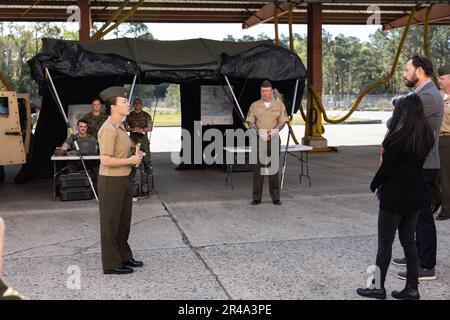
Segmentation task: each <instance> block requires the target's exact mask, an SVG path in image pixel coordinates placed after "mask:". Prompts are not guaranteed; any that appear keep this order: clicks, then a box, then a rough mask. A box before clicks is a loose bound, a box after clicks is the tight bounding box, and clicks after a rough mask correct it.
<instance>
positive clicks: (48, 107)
mask: <svg viewBox="0 0 450 320" xmlns="http://www.w3.org/2000/svg"><path fill="white" fill-rule="evenodd" d="M28 64H29V66H30V69H31V76H32V78H33V79H34V80H35V81H36V82H37V83H38V84H39V86H40V89H41V94H42V96H43V99H42V109H41V113H40V115H39V120H38V124H37V127H36V131H35V137H34V143H33V147H32V151H31V161H30V162H29V166H28V169H27V170H28V173H27V176H28V177H30V178H37V177H46V176H48V175H49V172H50V160H49V159H50V155H51V154H52V153H53V150H54V149H55V147H56V146H59V145H61V143H62V142H63V141H64V139H65V138H66V135H67V130H66V127H65V124H64V121H61V120H62V117H61V115H60V114H59V111H58V109H59V108H58V106H57V105H56V103H55V99H54V97H52V92H51V90H49V87H48V85H49V83H48V81H47V80H46V78H45V76H44V70H45V68H48V69H49V70H50V73H51V75H52V78H53V80H54V82H55V86H56V90H57V91H58V95H59V97H60V98H61V101H62V104H63V107H64V109H66V112H67V110H68V106H69V105H73V104H86V103H89V102H90V101H92V99H93V98H95V97H97V96H98V94H99V92H101V91H102V90H103V89H105V88H107V87H109V86H112V85H124V84H127V83H131V82H132V80H133V78H134V77H135V76H136V75H138V76H139V78H138V79H139V80H138V83H141V84H142V83H153V84H156V83H162V82H170V83H178V84H180V100H181V120H182V121H181V125H182V127H183V128H184V129H187V130H189V132H191V133H193V131H194V128H193V124H194V121H200V119H201V87H202V86H203V85H222V86H224V85H225V81H224V79H223V78H224V76H228V77H229V80H230V82H231V84H232V86H233V89H234V90H235V92H236V93H240V94H239V95H238V96H239V103H240V106H241V107H242V111H243V113H244V115H245V114H246V113H247V111H248V109H249V107H250V105H251V103H252V102H253V101H255V100H257V99H259V98H260V84H261V81H262V80H264V79H268V80H271V81H272V84H273V86H274V87H275V88H276V89H278V91H279V92H280V93H281V94H284V102H285V105H286V108H287V110H288V111H289V113H290V111H291V110H292V103H293V95H294V88H295V83H296V81H297V80H298V81H299V87H298V91H297V98H296V99H295V101H296V105H295V108H293V109H294V112H295V111H296V110H298V108H299V106H300V103H301V98H302V95H303V92H304V88H305V79H306V69H305V66H304V65H303V63H302V61H301V59H300V58H299V57H298V56H297V55H296V54H294V53H292V52H291V51H290V50H288V49H285V48H280V47H277V46H275V45H273V44H272V42H271V41H258V42H225V41H215V40H206V39H192V40H181V41H157V40H142V39H129V38H124V39H114V40H104V41H95V42H79V41H65V40H57V39H47V38H46V39H43V47H42V52H41V53H39V54H37V55H36V56H34V57H33V58H32V59H31V60H30V61H28ZM244 92H245V94H243V93H244ZM229 98H230V100H231V99H232V98H231V97H229ZM240 117H241V116H240V114H239V113H238V112H236V110H234V111H233V126H232V127H233V128H243V124H242V119H241V118H240ZM222 129H225V128H222Z"/></svg>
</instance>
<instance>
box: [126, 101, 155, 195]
mask: <svg viewBox="0 0 450 320" xmlns="http://www.w3.org/2000/svg"><path fill="white" fill-rule="evenodd" d="M125 122H126V125H127V127H128V128H130V129H132V128H136V127H137V128H142V129H144V128H147V127H148V126H150V125H151V124H152V117H151V116H150V115H149V114H148V113H147V112H145V111H144V110H141V112H136V111H132V112H131V113H130V114H129V115H128V116H127V119H126V120H125ZM130 138H131V140H133V142H134V143H140V144H141V150H142V151H143V152H145V157H144V159H143V161H142V163H143V164H144V170H145V173H146V175H147V176H149V175H152V174H153V172H152V165H151V155H150V141H149V140H148V136H147V132H145V133H139V132H131V133H130ZM143 178H144V175H143V174H141V179H143ZM145 179H146V180H147V177H145ZM149 182H151V181H148V180H147V181H145V184H147V186H148V188H149V190H150V189H153V186H152V185H151V186H150V185H149V184H148V183H149Z"/></svg>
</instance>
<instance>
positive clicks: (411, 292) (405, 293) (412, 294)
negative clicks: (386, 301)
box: [391, 285, 420, 300]
mask: <svg viewBox="0 0 450 320" xmlns="http://www.w3.org/2000/svg"><path fill="white" fill-rule="evenodd" d="M391 295H392V297H394V298H395V299H399V300H420V294H419V290H417V289H413V288H411V286H409V285H406V287H405V289H403V290H402V291H392V293H391Z"/></svg>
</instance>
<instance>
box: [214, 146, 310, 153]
mask: <svg viewBox="0 0 450 320" xmlns="http://www.w3.org/2000/svg"><path fill="white" fill-rule="evenodd" d="M312 149H313V148H312V147H310V146H305V145H303V144H290V145H289V148H287V151H288V152H296V151H309V150H312ZM223 150H225V151H226V152H230V153H250V152H252V147H225V148H223ZM285 151H286V145H282V146H281V152H285Z"/></svg>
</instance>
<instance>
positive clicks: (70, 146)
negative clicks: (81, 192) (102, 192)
mask: <svg viewBox="0 0 450 320" xmlns="http://www.w3.org/2000/svg"><path fill="white" fill-rule="evenodd" d="M75 139H76V140H77V143H78V147H79V148H80V151H81V154H82V155H89V154H83V150H89V149H91V148H90V146H87V147H86V148H84V147H83V145H84V144H86V145H93V144H95V145H96V146H97V148H96V149H97V150H96V153H97V152H98V145H97V140H96V139H95V138H94V137H92V136H90V135H89V134H87V135H86V136H85V137H84V138H82V137H80V135H79V134H78V133H77V134H75ZM62 147H63V149H65V150H76V148H75V144H74V142H73V138H72V136H70V135H69V136H68V137H67V138H66V141H64V143H63V145H62ZM84 164H85V165H86V169H88V170H89V171H90V176H91V178H92V183H93V184H94V187H95V189H97V178H98V167H99V165H100V161H99V160H87V161H86V160H84ZM67 170H68V171H69V172H76V171H79V170H83V165H82V164H81V161H70V162H69V163H68V164H67Z"/></svg>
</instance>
